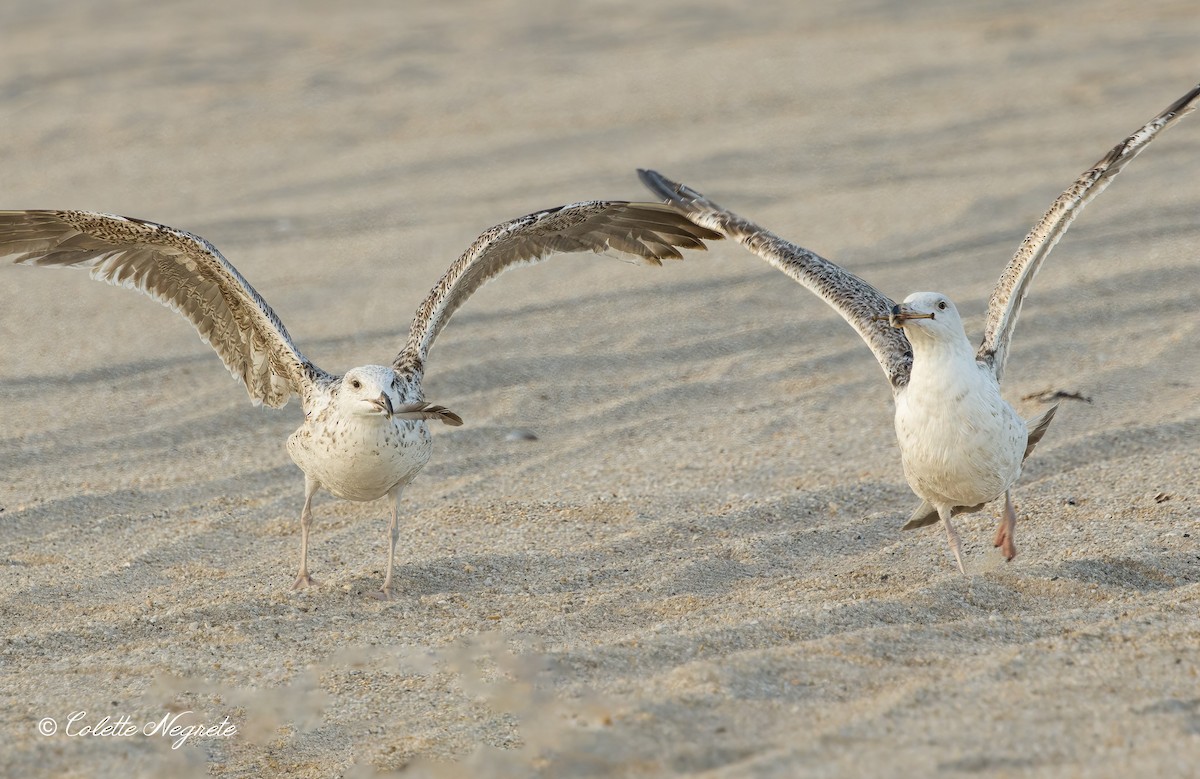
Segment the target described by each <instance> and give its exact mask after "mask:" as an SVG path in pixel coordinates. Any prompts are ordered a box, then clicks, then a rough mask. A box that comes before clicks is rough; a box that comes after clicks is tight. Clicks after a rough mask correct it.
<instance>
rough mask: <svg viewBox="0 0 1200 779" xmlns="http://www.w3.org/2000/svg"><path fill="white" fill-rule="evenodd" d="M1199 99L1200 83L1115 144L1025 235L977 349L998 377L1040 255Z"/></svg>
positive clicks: (1000, 283)
mask: <svg viewBox="0 0 1200 779" xmlns="http://www.w3.org/2000/svg"><path fill="white" fill-rule="evenodd" d="M1197 102H1200V84H1198V85H1196V86H1195V87H1193V88H1192V90H1191V91H1190V92H1188V93H1187V94H1186V95H1184V96H1183V97H1181V98H1179V99H1178V100H1176V101H1175V102H1174V103H1172V104H1171V105H1170V107H1168V108H1167V110H1165V111H1163V112H1162V113H1161V114H1159V115H1158V116H1156V117H1154V118H1153V119H1152V120H1150V122H1149V123H1148V124H1146V125H1145V126H1144V127H1142V128H1141V129H1140V130H1138V131H1137V132H1136V133H1134V134H1133V135H1131V136H1129V137H1128V138H1126V139H1125V140H1124V141H1122V142H1121V143H1119V144H1117V145H1116V146H1114V147H1113V149H1112V151H1110V152H1109V153H1108V154H1106V155H1104V157H1103V158H1102V159H1101V160H1100V161H1099V162H1097V163H1096V164H1095V165H1093V166H1092V167H1091V168H1089V169H1088V170H1087V171H1086V172H1085V173H1084V174H1083V175H1082V176H1080V177H1079V178H1078V179H1077V180H1076V181H1075V183H1074V184H1072V185H1071V186H1070V187H1069V188H1068V189H1067V190H1066V191H1065V192H1063V193H1062V194H1061V195H1059V196H1058V199H1057V200H1055V201H1054V204H1053V205H1051V206H1050V209H1049V210H1048V211H1047V212H1046V213H1045V215H1044V216H1042V218H1041V220H1040V221H1039V222H1038V223H1037V224H1036V225H1034V227H1033V229H1032V230H1030V231H1029V235H1027V236H1025V240H1024V241H1022V242H1021V246H1020V248H1018V249H1017V252H1016V254H1015V255H1013V258H1012V260H1011V261H1010V262H1009V263H1008V267H1006V268H1005V269H1004V272H1003V273H1002V274H1001V275H1000V280H999V281H998V282H997V283H996V287H995V289H993V290H992V297H991V299H990V300H989V301H988V312H987V322H986V324H985V326H984V333H983V341H982V342H981V343H980V344H979V350H978V352H976V359H978V360H979V361H980V362H981V363H984V364H985V365H988V366H990V367H991V369H992V371H993V372H994V373H995V374H996V378H997V379H1000V378H1001V377H1002V376H1003V375H1004V364H1005V362H1007V360H1008V348H1009V343H1010V341H1011V340H1012V333H1013V329H1014V328H1015V327H1016V326H1017V317H1018V316H1019V315H1020V313H1021V302H1022V301H1023V300H1024V299H1025V295H1026V293H1027V292H1028V291H1029V285H1030V284H1031V283H1032V282H1033V278H1034V276H1036V275H1037V272H1038V269H1039V268H1040V267H1041V265H1042V261H1043V260H1045V259H1046V256H1047V255H1048V254H1050V251H1051V250H1052V249H1053V248H1054V245H1055V244H1056V243H1058V239H1059V238H1062V236H1063V233H1065V232H1066V231H1067V228H1068V227H1070V226H1071V222H1072V220H1074V219H1075V217H1076V216H1078V215H1079V212H1080V211H1082V210H1083V207H1084V206H1086V205H1087V204H1088V203H1089V202H1090V201H1091V200H1092V198H1094V197H1096V195H1099V194H1100V193H1101V192H1103V191H1104V188H1105V187H1107V186H1108V185H1109V183H1110V182H1111V181H1112V180H1113V177H1115V176H1116V175H1117V174H1118V173H1120V172H1121V169H1122V168H1124V167H1125V166H1126V165H1128V164H1129V162H1130V161H1131V160H1132V159H1133V158H1134V157H1136V156H1137V155H1138V153H1139V152H1141V151H1142V150H1143V149H1145V148H1146V146H1148V145H1149V144H1150V142H1151V141H1153V140H1154V139H1155V138H1156V137H1157V136H1158V134H1159V133H1160V132H1162V131H1163V130H1165V129H1166V128H1168V127H1170V126H1171V125H1172V124H1174V123H1175V122H1177V121H1178V120H1180V119H1182V118H1183V117H1184V116H1185V115H1186V114H1188V113H1190V112H1191V111H1193V110H1195V108H1196V104H1197Z"/></svg>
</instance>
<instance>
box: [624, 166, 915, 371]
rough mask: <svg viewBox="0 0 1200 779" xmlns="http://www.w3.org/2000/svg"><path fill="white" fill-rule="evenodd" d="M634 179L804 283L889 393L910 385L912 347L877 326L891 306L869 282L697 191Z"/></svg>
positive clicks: (651, 176) (648, 173)
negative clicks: (864, 351) (866, 355)
mask: <svg viewBox="0 0 1200 779" xmlns="http://www.w3.org/2000/svg"><path fill="white" fill-rule="evenodd" d="M638 177H639V178H641V180H642V183H643V184H645V185H646V186H647V187H649V189H650V191H651V192H653V193H654V194H656V195H659V196H660V197H662V198H664V199H665V200H666V201H667V202H668V203H670V204H671V205H673V206H675V207H676V208H679V209H680V210H682V211H683V212H684V213H686V214H687V215H688V218H689V219H691V220H692V221H693V222H695V223H696V224H698V225H701V226H703V227H707V228H709V229H711V230H715V231H717V232H719V233H722V234H723V235H725V236H726V237H727V238H730V239H732V240H735V241H737V242H739V243H741V244H742V246H745V247H746V248H747V249H749V250H750V251H752V252H754V253H755V254H757V255H758V256H759V257H762V258H763V259H764V260H766V261H767V262H768V263H770V264H771V265H773V266H775V267H776V268H778V269H779V270H781V271H783V272H784V273H786V274H787V275H789V276H791V277H792V278H793V279H795V280H796V281H798V282H800V283H801V284H803V285H804V286H805V287H807V288H808V289H809V290H810V291H812V292H813V293H815V294H816V295H817V296H818V297H820V298H821V299H822V300H824V301H825V302H826V303H828V304H829V305H830V306H832V307H833V309H834V310H835V311H837V312H838V313H839V314H840V315H841V316H842V318H843V319H845V320H846V321H847V322H849V323H850V326H851V327H853V328H854V329H855V330H856V331H857V332H858V334H859V335H860V336H862V339H863V340H864V341H866V342H867V346H868V347H870V349H871V351H872V352H873V353H874V354H875V359H877V360H878V361H879V365H880V366H881V367H882V368H883V372H884V373H885V374H886V375H887V378H888V381H889V382H890V383H891V385H892V390H893V391H899V390H900V388H901V387H903V386H905V385H906V384H908V378H909V374H910V373H911V372H912V346H911V345H910V344H909V342H908V338H907V337H906V336H905V335H904V333H903V331H902V330H900V329H899V328H894V327H892V326H890V325H889V324H888V323H887V322H886V321H883V322H877V321H874V320H873V319H872V317H875V316H884V317H886V316H887V314H888V313H889V312H890V311H891V309H892V306H894V305H895V302H894V301H892V300H891V299H890V298H889V297H887V296H886V295H884V294H883V293H882V292H880V291H879V290H877V289H875V288H874V287H872V286H871V285H870V284H868V283H867V282H865V281H863V280H862V279H860V278H859V277H858V276H855V275H854V274H853V273H850V272H849V271H847V270H846V269H845V268H843V267H841V266H840V265H837V264H835V263H833V262H830V261H829V260H827V259H825V258H824V257H821V256H819V255H818V254H816V253H814V252H811V251H809V250H808V249H804V248H802V247H800V246H797V245H796V244H794V243H791V242H789V241H786V240H784V239H783V238H780V237H779V236H777V235H775V234H774V233H772V232H770V231H768V230H765V229H763V228H762V227H759V226H758V225H756V224H754V223H753V222H751V221H749V220H748V219H744V218H742V217H740V216H738V215H737V214H735V213H733V212H732V211H727V210H726V209H724V208H721V207H720V206H718V205H717V204H716V203H714V202H712V201H711V200H709V199H708V198H706V197H704V196H703V195H701V194H700V193H699V192H696V191H695V190H693V189H691V188H689V187H686V186H684V185H682V184H678V183H676V182H674V181H671V180H670V179H668V178H666V177H665V176H663V175H662V174H661V173H657V172H655V171H652V170H639V171H638Z"/></svg>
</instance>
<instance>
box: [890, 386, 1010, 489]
mask: <svg viewBox="0 0 1200 779" xmlns="http://www.w3.org/2000/svg"><path fill="white" fill-rule="evenodd" d="M913 378H914V379H916V378H917V376H916V372H915V371H914V377H913ZM896 438H897V439H898V441H899V443H900V456H901V459H902V461H903V463H904V476H905V478H907V479H908V483H909V485H910V486H911V487H912V488H913V491H914V492H915V493H917V495H918V496H920V497H921V498H923V499H925V500H928V501H930V502H931V503H933V504H935V505H937V504H939V503H940V504H949V505H951V506H974V505H978V504H980V503H986V502H988V501H990V500H993V499H995V498H997V497H999V496H1001V495H1003V494H1004V492H1005V491H1006V490H1007V489H1008V488H1009V487H1011V486H1012V484H1013V483H1014V482H1015V481H1016V480H1017V478H1018V477H1019V476H1020V475H1021V462H1022V458H1023V456H1024V453H1025V443H1026V439H1027V438H1028V430H1027V429H1026V427H1025V422H1024V420H1022V419H1021V417H1020V416H1019V415H1018V414H1017V412H1016V410H1015V409H1013V407H1012V406H1010V405H1009V404H1008V403H1007V402H1006V401H1005V400H1004V399H1003V398H1001V397H1000V388H999V386H998V385H997V384H996V382H995V380H994V379H993V378H992V377H991V376H989V375H986V374H985V373H984V372H983V371H982V370H980V371H978V372H973V373H970V374H968V375H959V376H956V377H955V378H953V379H947V377H945V376H941V377H937V380H934V381H926V382H917V381H913V382H911V383H910V384H909V386H907V387H905V389H904V390H903V391H902V392H901V393H900V394H899V395H897V396H896Z"/></svg>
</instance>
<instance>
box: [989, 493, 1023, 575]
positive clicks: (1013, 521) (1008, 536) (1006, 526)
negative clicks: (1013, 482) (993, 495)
mask: <svg viewBox="0 0 1200 779" xmlns="http://www.w3.org/2000/svg"><path fill="white" fill-rule="evenodd" d="M1016 534H1017V512H1016V511H1015V510H1014V509H1013V504H1012V498H1011V497H1009V494H1008V490H1005V491H1004V516H1003V517H1001V519H1000V527H998V528H996V540H995V541H994V542H993V543H995V545H996V546H998V547H1000V551H1001V552H1002V553H1003V554H1004V559H1005V560H1010V561H1011V560H1012V559H1013V558H1014V557H1016V556H1017V545H1016V543H1015V542H1014V540H1013V538H1014V536H1016Z"/></svg>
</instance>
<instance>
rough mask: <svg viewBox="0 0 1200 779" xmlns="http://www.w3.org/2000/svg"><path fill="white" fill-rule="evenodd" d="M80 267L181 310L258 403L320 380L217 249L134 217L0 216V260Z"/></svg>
mask: <svg viewBox="0 0 1200 779" xmlns="http://www.w3.org/2000/svg"><path fill="white" fill-rule="evenodd" d="M3 257H11V258H12V259H13V261H14V262H16V263H20V264H25V265H43V266H48V267H70V268H87V269H88V270H90V271H91V275H92V278H95V279H99V280H100V281H105V282H107V283H109V284H113V285H115V286H119V287H128V288H130V289H136V290H138V291H140V292H143V293H145V294H146V295H149V296H150V297H152V298H154V299H155V300H157V301H158V302H160V303H162V304H163V305H165V306H167V307H168V308H171V309H174V310H175V311H178V312H179V313H180V314H182V315H183V316H184V317H185V318H186V319H187V320H188V321H189V322H191V323H192V325H193V326H194V327H195V328H196V331H197V332H198V333H199V335H200V338H201V339H203V340H204V342H205V343H207V344H209V345H210V346H212V348H213V350H214V351H215V352H216V353H217V356H219V357H220V358H221V361H222V362H223V363H225V367H226V368H228V369H229V372H230V373H231V374H233V376H234V378H236V379H238V380H239V381H241V382H242V384H243V385H244V386H245V387H246V391H247V392H248V393H249V395H250V399H251V400H252V401H253V402H254V403H255V404H256V405H257V404H259V403H265V404H266V405H268V406H273V407H279V406H282V405H284V404H285V403H287V401H288V399H289V398H290V397H291V395H292V393H293V392H295V393H297V394H301V395H303V394H304V392H305V391H306V390H307V389H308V388H309V387H311V386H312V384H313V382H314V381H316V380H317V379H319V378H327V374H325V373H324V372H323V371H321V370H320V369H319V368H316V367H315V366H314V365H313V364H312V363H311V362H309V360H308V359H307V358H306V357H305V356H304V355H303V354H301V353H300V350H299V349H297V348H296V345H295V343H293V341H292V338H291V336H290V335H288V332H287V329H286V328H284V326H283V323H282V322H281V321H279V317H278V316H276V315H275V312H274V311H272V310H271V307H270V306H269V305H267V302H266V301H265V300H263V299H262V296H260V295H259V294H258V292H256V291H255V289H254V288H253V287H252V286H250V284H249V282H247V281H246V280H245V279H244V278H242V275H241V274H240V273H238V271H237V269H236V268H234V267H233V265H232V264H230V263H229V261H228V260H226V259H225V258H224V257H223V256H222V255H221V253H220V252H219V251H217V249H216V247H214V246H213V245H212V244H210V243H209V242H208V241H206V240H204V239H203V238H201V237H199V236H197V235H193V234H191V233H188V232H184V231H182V230H176V229H174V228H172V227H167V226H165V225H160V224H155V223H154V222H147V221H144V220H141V219H131V218H129V217H123V216H114V215H112V214H99V213H93V212H88V211H0V258H3Z"/></svg>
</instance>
